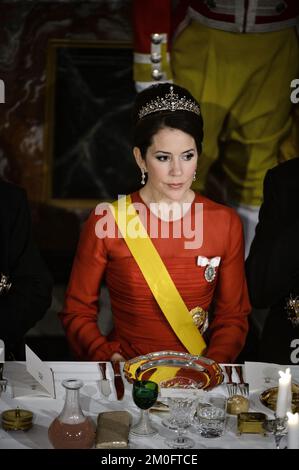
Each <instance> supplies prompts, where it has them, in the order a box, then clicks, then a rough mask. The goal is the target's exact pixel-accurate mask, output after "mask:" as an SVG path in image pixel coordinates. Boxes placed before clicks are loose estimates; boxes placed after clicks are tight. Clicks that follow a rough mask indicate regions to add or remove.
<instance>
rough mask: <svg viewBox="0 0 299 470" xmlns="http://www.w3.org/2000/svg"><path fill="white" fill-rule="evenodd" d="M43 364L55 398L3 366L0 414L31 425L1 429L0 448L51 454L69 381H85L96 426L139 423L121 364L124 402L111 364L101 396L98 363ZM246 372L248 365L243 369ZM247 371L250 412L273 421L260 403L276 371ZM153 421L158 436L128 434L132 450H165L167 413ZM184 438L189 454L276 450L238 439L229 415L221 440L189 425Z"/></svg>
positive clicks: (250, 437) (267, 436) (85, 402)
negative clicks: (190, 445) (23, 417)
mask: <svg viewBox="0 0 299 470" xmlns="http://www.w3.org/2000/svg"><path fill="white" fill-rule="evenodd" d="M45 364H47V366H49V368H50V369H51V370H52V373H53V380H54V385H55V398H53V397H52V396H50V394H49V393H47V391H45V390H44V389H43V388H42V387H41V386H39V384H38V383H37V382H36V380H35V379H34V378H33V377H32V376H31V375H30V374H29V373H28V372H27V369H26V363H25V362H19V361H8V362H5V364H4V371H3V374H4V376H5V378H6V379H7V387H6V389H5V390H2V391H1V396H0V413H3V412H4V411H6V410H9V409H15V408H20V409H25V410H30V411H31V412H32V413H33V426H32V427H31V429H29V430H27V431H5V430H4V429H3V428H2V427H0V449H52V445H51V443H50V441H49V438H48V428H49V426H50V424H51V422H52V421H53V420H54V419H55V418H56V417H57V416H58V415H59V413H60V412H61V410H62V408H63V405H64V396H65V391H64V388H63V386H62V381H63V380H65V379H70V378H76V379H80V380H82V382H83V384H84V385H83V387H82V388H81V390H80V404H81V408H82V411H83V413H84V415H86V416H90V417H91V419H92V420H93V421H94V423H95V424H96V421H97V417H98V415H99V413H103V412H105V411H119V410H126V411H128V412H129V413H130V415H131V417H132V420H133V422H134V421H135V422H136V420H137V418H138V416H139V413H140V410H139V409H138V408H137V406H136V405H135V404H134V402H133V399H132V384H131V383H129V382H128V381H127V380H126V378H125V376H124V371H123V364H121V367H120V371H121V376H122V379H123V383H124V395H123V398H122V399H120V400H119V399H118V396H117V391H116V389H115V385H114V375H113V374H114V373H113V368H112V366H111V363H109V362H108V363H106V380H108V381H109V385H110V389H111V393H110V395H107V393H105V394H103V393H102V387H101V381H102V379H103V377H102V375H101V371H100V368H99V364H98V363H96V362H76V361H70V362H46V363H45ZM239 366H240V364H239ZM242 367H245V366H244V365H243V366H242ZM296 368H297V372H298V369H299V366H296ZM247 370H248V371H249V372H248V374H247V376H246V375H245V379H246V381H247V382H249V401H250V407H249V411H252V412H257V413H264V414H265V415H266V416H267V418H268V419H273V418H274V412H273V411H272V410H271V409H270V408H268V407H266V406H265V405H264V404H263V403H262V402H261V400H260V396H261V393H262V392H263V391H264V390H265V389H267V388H269V387H270V386H273V385H275V380H276V377H275V374H273V371H272V376H271V374H268V373H264V375H266V377H257V380H255V376H254V374H253V371H254V370H256V371H258V370H263V371H265V370H267V367H266V366H264V367H262V366H260V368H259V363H256V364H251V367H250V368H249V367H247ZM223 371H224V381H223V383H222V384H221V385H218V386H217V387H216V388H217V392H219V393H221V394H224V395H227V386H226V382H227V381H228V379H227V375H226V374H225V367H224V365H223ZM245 372H246V368H245ZM234 374H235V371H234ZM267 375H269V376H267ZM233 379H234V381H236V382H237V381H238V376H237V375H236V374H235V375H233ZM271 381H272V383H271ZM277 381H278V379H277ZM276 384H277V382H276ZM213 391H215V389H214V390H213ZM150 417H151V420H152V422H153V424H154V425H155V427H156V428H157V431H158V433H157V434H156V435H153V436H150V437H138V436H134V435H129V448H130V449H167V445H166V443H165V440H166V439H167V437H169V435H171V433H173V432H174V431H172V430H170V429H168V428H167V427H165V426H164V425H163V424H162V420H163V418H164V417H165V412H158V411H157V412H155V411H152V412H151V413H150ZM186 433H187V435H190V436H192V439H193V440H194V441H195V446H194V449H189V450H190V451H191V450H192V451H195V450H197V449H198V450H199V449H274V448H275V440H274V437H273V434H271V433H268V432H265V433H258V434H254V433H242V434H240V433H239V432H238V426H237V416H235V415H227V421H226V429H225V432H224V434H223V435H222V436H220V437H217V438H204V437H202V436H201V435H200V433H199V432H198V431H197V429H196V427H194V426H190V427H189V428H188V429H187V430H186ZM123 452H125V450H123Z"/></svg>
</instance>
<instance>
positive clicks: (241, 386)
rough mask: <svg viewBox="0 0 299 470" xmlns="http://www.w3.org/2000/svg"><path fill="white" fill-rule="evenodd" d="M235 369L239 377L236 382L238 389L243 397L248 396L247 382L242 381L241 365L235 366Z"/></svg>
mask: <svg viewBox="0 0 299 470" xmlns="http://www.w3.org/2000/svg"><path fill="white" fill-rule="evenodd" d="M235 369H236V372H237V374H238V377H239V383H238V384H237V386H238V389H239V391H240V393H241V395H243V396H244V397H248V396H249V383H248V382H244V378H243V367H242V366H235Z"/></svg>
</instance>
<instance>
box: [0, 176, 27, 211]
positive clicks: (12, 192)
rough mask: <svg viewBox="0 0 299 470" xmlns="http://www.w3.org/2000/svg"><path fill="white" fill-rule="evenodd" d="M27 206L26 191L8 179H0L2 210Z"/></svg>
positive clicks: (16, 209)
mask: <svg viewBox="0 0 299 470" xmlns="http://www.w3.org/2000/svg"><path fill="white" fill-rule="evenodd" d="M20 206H21V207H22V208H24V207H26V206H27V195H26V191H25V190H24V189H23V188H21V187H19V186H16V185H14V184H12V183H9V182H7V181H3V180H0V212H2V213H7V212H8V211H11V210H12V211H13V212H15V211H18V210H19V209H20Z"/></svg>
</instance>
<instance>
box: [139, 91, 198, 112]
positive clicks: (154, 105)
mask: <svg viewBox="0 0 299 470" xmlns="http://www.w3.org/2000/svg"><path fill="white" fill-rule="evenodd" d="M177 110H180V111H190V112H191V113H195V114H198V115H200V107H199V106H198V104H196V103H195V102H194V101H192V100H190V99H188V98H186V96H183V97H182V98H180V97H179V95H178V94H177V93H174V91H173V86H170V92H169V93H166V94H165V97H164V98H160V96H157V98H156V99H155V100H152V101H150V102H149V103H147V104H146V105H145V106H143V107H142V108H141V110H140V111H139V113H138V118H139V119H142V118H144V117H145V116H147V115H148V114H152V113H156V112H157V111H177Z"/></svg>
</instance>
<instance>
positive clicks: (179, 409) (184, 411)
mask: <svg viewBox="0 0 299 470" xmlns="http://www.w3.org/2000/svg"><path fill="white" fill-rule="evenodd" d="M198 387H199V384H198V383H197V382H195V380H192V379H190V378H188V377H173V378H172V379H168V380H164V381H163V382H160V390H161V395H162V396H163V395H164V396H167V395H168V398H167V403H168V405H169V409H170V421H171V423H173V424H174V426H176V430H177V436H176V437H174V438H169V439H166V444H167V445H168V446H169V447H171V448H173V449H188V448H190V447H193V446H194V444H195V443H194V441H193V439H190V438H189V437H186V436H185V435H184V432H185V429H186V428H187V427H189V426H190V425H191V420H192V416H193V413H192V412H194V411H195V406H196V402H197V393H196V391H197V389H198ZM168 388H170V389H171V392H170V393H169V392H167V391H166V390H165V391H164V392H163V389H168Z"/></svg>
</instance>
